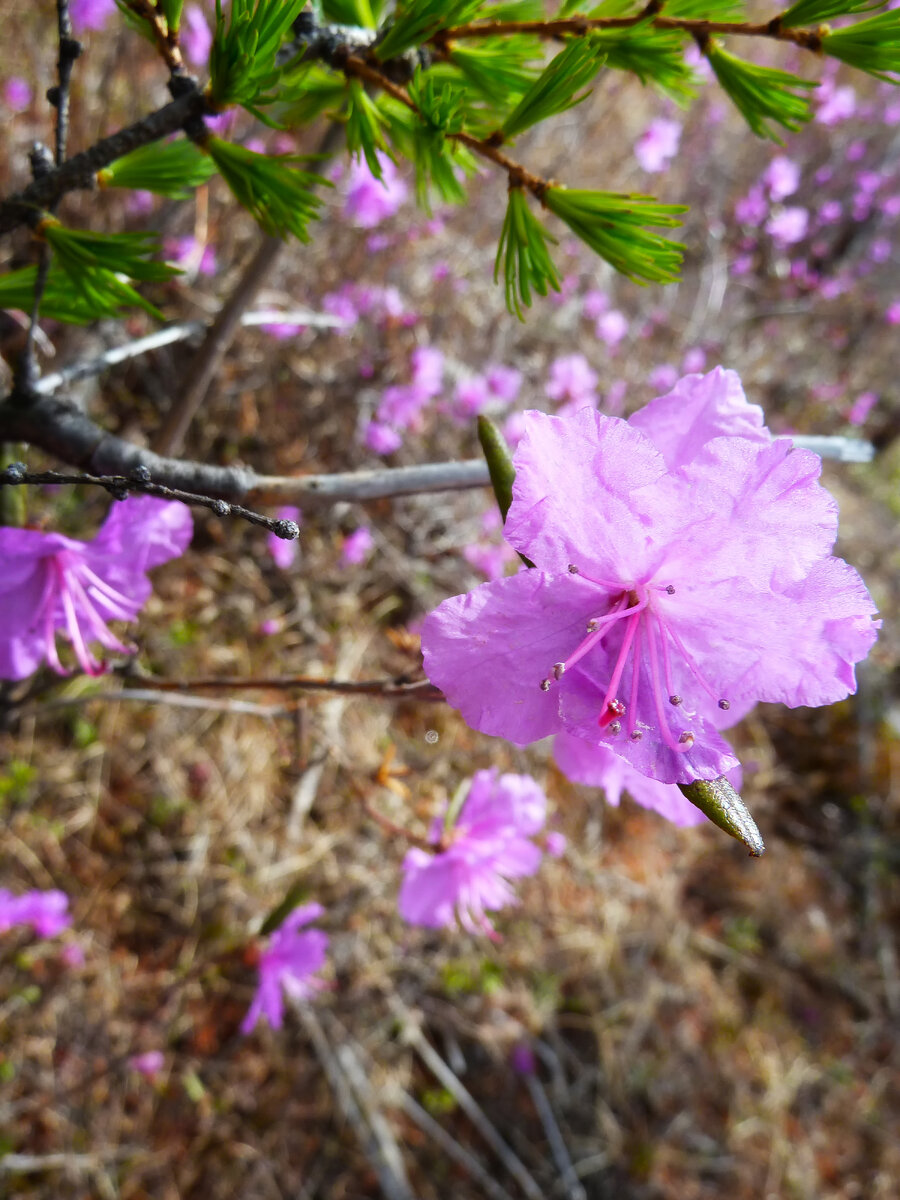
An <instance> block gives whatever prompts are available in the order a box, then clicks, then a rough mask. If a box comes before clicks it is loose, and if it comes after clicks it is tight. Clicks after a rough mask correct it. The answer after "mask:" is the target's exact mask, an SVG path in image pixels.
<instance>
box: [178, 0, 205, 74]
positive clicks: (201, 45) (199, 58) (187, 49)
mask: <svg viewBox="0 0 900 1200" xmlns="http://www.w3.org/2000/svg"><path fill="white" fill-rule="evenodd" d="M180 35H181V36H180V41H181V49H182V50H183V51H184V56H185V58H186V59H187V60H188V62H189V63H190V64H191V66H194V67H205V66H206V63H207V60H208V58H209V52H210V50H211V49H212V40H213V39H212V30H211V29H210V27H209V22H208V21H207V19H206V15H205V13H204V12H203V10H202V9H200V8H199V7H198V6H197V5H196V4H188V5H186V6H185V8H184V11H183V12H182V14H181V28H180Z"/></svg>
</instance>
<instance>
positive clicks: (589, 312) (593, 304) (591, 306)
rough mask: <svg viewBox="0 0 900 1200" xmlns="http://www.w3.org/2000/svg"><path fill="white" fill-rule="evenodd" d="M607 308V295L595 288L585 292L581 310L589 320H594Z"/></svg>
mask: <svg viewBox="0 0 900 1200" xmlns="http://www.w3.org/2000/svg"><path fill="white" fill-rule="evenodd" d="M608 308H609V296H607V294H606V292H601V291H599V290H598V289H597V288H592V289H591V291H589V292H585V294H584V300H583V301H582V307H581V312H582V315H583V316H585V317H587V319H588V320H589V321H596V320H597V318H598V317H600V316H602V315H603V313H605V312H606V310H607V309H608Z"/></svg>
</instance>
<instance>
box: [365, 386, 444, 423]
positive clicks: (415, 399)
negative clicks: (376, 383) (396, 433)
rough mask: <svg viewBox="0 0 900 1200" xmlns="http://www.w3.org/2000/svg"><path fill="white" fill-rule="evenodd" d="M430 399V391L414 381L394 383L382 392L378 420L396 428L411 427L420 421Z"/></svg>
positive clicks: (377, 412)
mask: <svg viewBox="0 0 900 1200" xmlns="http://www.w3.org/2000/svg"><path fill="white" fill-rule="evenodd" d="M430 399H431V397H430V396H429V394H428V391H427V390H426V389H425V388H422V387H419V386H417V385H416V384H414V383H412V384H408V383H402V384H392V385H391V386H390V387H386V388H385V389H384V391H383V392H382V393H381V400H380V401H379V404H378V409H377V411H376V413H375V417H376V420H377V422H378V424H380V425H391V426H393V427H394V428H395V429H410V428H412V427H413V426H415V425H416V424H417V423H418V419H419V416H420V414H421V412H422V410H423V409H424V408H426V407H427V405H428V402H429V400H430Z"/></svg>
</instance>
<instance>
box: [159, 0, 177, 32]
mask: <svg viewBox="0 0 900 1200" xmlns="http://www.w3.org/2000/svg"><path fill="white" fill-rule="evenodd" d="M156 7H157V8H158V9H160V11H161V12H162V15H163V16H164V17H165V18H166V25H167V27H168V28H169V29H170V30H171V31H172V32H173V33H177V32H178V28H179V26H180V25H181V10H182V9H183V8H184V0H157V3H156Z"/></svg>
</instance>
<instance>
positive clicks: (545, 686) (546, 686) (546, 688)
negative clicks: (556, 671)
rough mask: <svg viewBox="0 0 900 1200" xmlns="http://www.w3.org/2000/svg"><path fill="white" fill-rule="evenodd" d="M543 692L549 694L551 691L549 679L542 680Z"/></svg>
mask: <svg viewBox="0 0 900 1200" xmlns="http://www.w3.org/2000/svg"><path fill="white" fill-rule="evenodd" d="M541 691H542V692H549V691H550V680H549V679H542V680H541Z"/></svg>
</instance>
